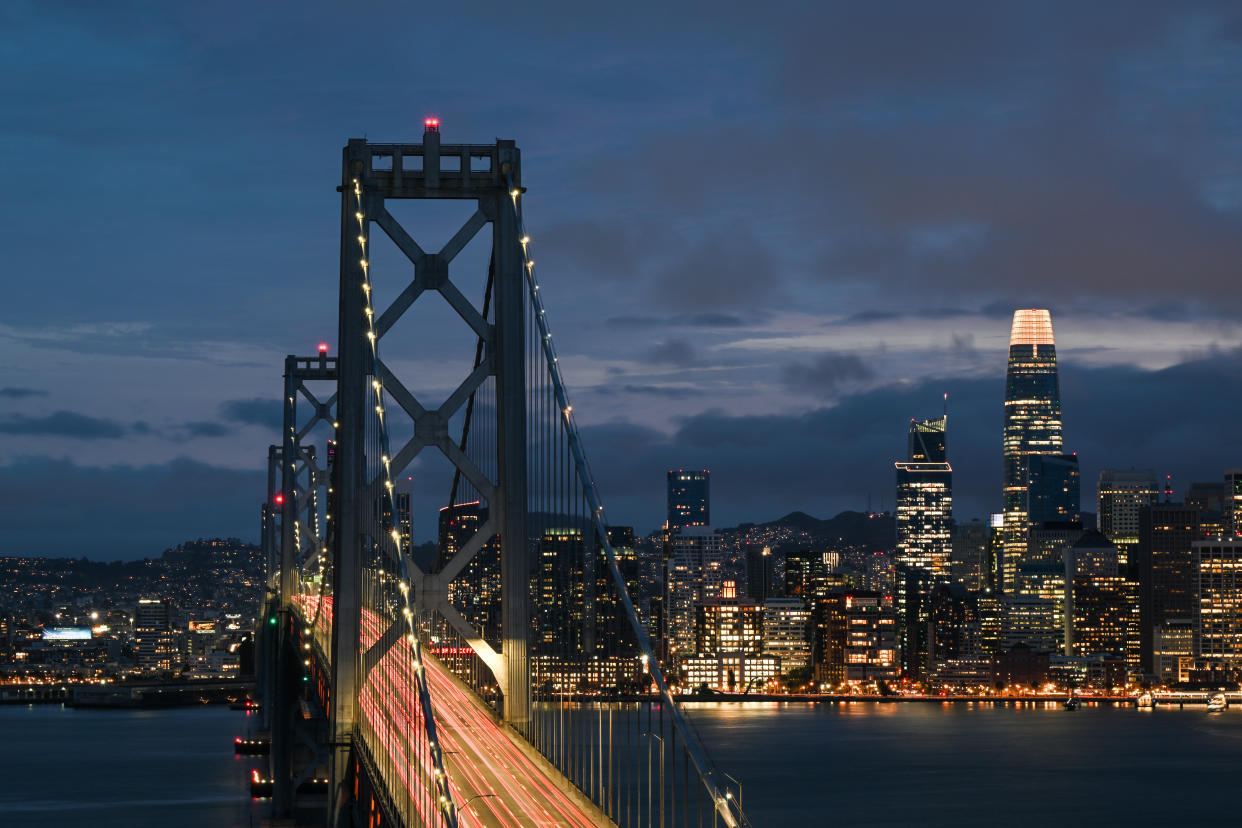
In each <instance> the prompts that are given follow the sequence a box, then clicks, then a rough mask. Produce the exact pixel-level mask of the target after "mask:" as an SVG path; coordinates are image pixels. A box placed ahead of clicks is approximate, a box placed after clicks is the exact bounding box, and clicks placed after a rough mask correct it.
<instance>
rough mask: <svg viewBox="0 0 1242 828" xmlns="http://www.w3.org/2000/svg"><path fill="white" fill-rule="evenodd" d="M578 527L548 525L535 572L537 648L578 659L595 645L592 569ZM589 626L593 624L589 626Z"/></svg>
mask: <svg viewBox="0 0 1242 828" xmlns="http://www.w3.org/2000/svg"><path fill="white" fill-rule="evenodd" d="M586 548H587V547H586V543H584V541H583V537H582V530H581V529H578V528H577V527H554V528H549V529H545V530H544V532H543V536H542V537H541V538H540V539H539V563H538V569H537V570H536V574H535V590H534V592H535V606H534V607H533V608H532V609H533V613H532V614H533V616H534V622H535V640H534V649H535V652H536V653H538V654H539V655H552V656H559V657H561V658H565V659H576V658H580V657H581V656H583V655H591V654H593V652H594V649H595V638H594V629H593V626H594V625H593V623H592V624H591V625H588V624H587V620H588V619H591V620H592V622H593V620H594V611H593V610H594V607H593V606H592V604H593V601H592V600H591V597H592V596H591V595H590V592H593V590H590V591H588V588H587V585H588V583H590V584H592V586H593V578H592V575H593V572H592V574H590V575H589V574H588V571H591V567H590V566H589V563H588V556H587V553H586ZM588 626H590V627H591V628H590V629H588Z"/></svg>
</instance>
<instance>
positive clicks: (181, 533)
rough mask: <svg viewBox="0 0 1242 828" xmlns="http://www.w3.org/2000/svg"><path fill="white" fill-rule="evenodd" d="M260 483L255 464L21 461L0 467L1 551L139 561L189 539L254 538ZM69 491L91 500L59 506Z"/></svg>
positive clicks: (75, 500)
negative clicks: (230, 466) (240, 466)
mask: <svg viewBox="0 0 1242 828" xmlns="http://www.w3.org/2000/svg"><path fill="white" fill-rule="evenodd" d="M265 486H266V479H265V474H264V472H263V471H262V470H261V469H260V468H258V467H256V469H254V470H245V471H238V470H234V469H226V468H220V467H218V466H212V465H208V464H205V463H199V462H196V461H193V460H187V459H184V458H180V459H176V460H172V461H169V462H167V463H161V464H156V465H140V466H125V465H122V466H108V467H94V466H83V465H78V464H77V463H74V462H73V461H71V460H68V459H65V458H59V459H57V458H52V457H25V458H21V459H19V460H17V461H16V462H14V463H10V464H8V465H5V466H0V532H2V533H3V536H4V539H5V552H6V554H14V555H52V556H68V557H79V556H83V555H84V556H86V557H88V558H94V559H106V560H114V559H134V558H143V557H148V556H152V555H158V554H159V553H160V552H161V551H162V550H164V549H166V548H168V547H170V546H173V545H175V544H177V543H180V542H182V541H184V540H188V539H193V538H199V537H240V538H254V537H256V536H257V535H258V528H259V508H258V507H259V503H261V502H262V500H263V498H264V487H265ZM68 488H71V489H72V490H73V491H84V492H90V496H89V497H78V498H73V499H72V508H65V503H66V500H65V497H66V491H67V490H68ZM50 528H54V530H50Z"/></svg>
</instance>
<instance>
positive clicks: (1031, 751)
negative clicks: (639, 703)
mask: <svg viewBox="0 0 1242 828" xmlns="http://www.w3.org/2000/svg"><path fill="white" fill-rule="evenodd" d="M686 709H687V711H688V713H689V715H690V716H691V717H692V719H693V721H694V724H695V726H696V727H697V729H698V730H699V732H700V733H701V734H702V736H703V739H704V740H705V741H706V742H707V744H708V749H709V751H710V752H711V754H712V757H713V759H714V760H715V761H716V764H717V765H718V766H719V767H720V768H722V769H723V770H726V771H727V772H729V773H730V774H732V775H734V776H736V777H738V778H739V779H741V780H742V782H743V785H744V796H745V802H746V811H747V814H748V816H750V818H751V821H752V822H753V823H754V824H755V825H764V826H776V825H793V824H800V825H801V824H831V825H834V826H846V825H869V826H907V825H912V824H919V825H924V826H936V825H946V826H948V825H952V826H979V827H980V828H983V826H989V828H990V827H991V826H995V825H997V824H1001V823H1004V824H1006V825H1008V826H1041V828H1043V827H1044V826H1047V825H1049V824H1059V825H1071V826H1072V825H1088V824H1094V825H1120V824H1129V825H1158V824H1167V825H1198V824H1212V823H1215V824H1221V825H1224V824H1238V823H1237V819H1238V817H1237V814H1238V811H1237V806H1236V803H1235V801H1234V800H1235V798H1236V791H1237V790H1238V786H1237V783H1236V778H1237V775H1238V771H1239V770H1240V769H1242V761H1240V760H1242V710H1230V711H1228V712H1226V713H1223V714H1219V715H1210V714H1208V713H1206V711H1205V710H1204V709H1203V708H1202V707H1201V706H1200V707H1196V708H1190V707H1188V708H1186V709H1185V710H1177V709H1173V708H1166V709H1157V710H1156V711H1155V712H1154V713H1152V712H1149V711H1139V710H1136V709H1134V708H1130V707H1114V706H1111V705H1088V706H1084V707H1082V708H1081V709H1079V710H1077V711H1067V710H1064V709H1062V707H1061V704H1060V702H1045V701H1028V702H1018V703H1008V704H994V703H988V702H961V703H947V702H920V703H911V702H903V703H896V702H887V703H885V702H865V701H842V702H830V703H826V704H811V703H786V704H779V703H773V702H762V703H746V704H728V703H715V704H711V703H706V704H703V703H695V704H688V705H686Z"/></svg>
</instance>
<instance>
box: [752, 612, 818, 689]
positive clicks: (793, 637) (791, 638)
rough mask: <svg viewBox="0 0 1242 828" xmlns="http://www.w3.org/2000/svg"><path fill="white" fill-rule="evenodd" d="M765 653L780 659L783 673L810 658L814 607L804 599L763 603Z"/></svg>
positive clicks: (804, 663)
mask: <svg viewBox="0 0 1242 828" xmlns="http://www.w3.org/2000/svg"><path fill="white" fill-rule="evenodd" d="M763 654H764V655H766V656H773V657H775V658H779V659H780V660H781V673H782V674H783V673H788V672H790V671H791V670H797V669H800V668H802V667H806V666H807V664H809V663H810V661H811V609H810V607H808V606H807V604H806V603H805V602H804V601H803V600H802V599H801V598H769V599H768V600H766V601H764V602H763Z"/></svg>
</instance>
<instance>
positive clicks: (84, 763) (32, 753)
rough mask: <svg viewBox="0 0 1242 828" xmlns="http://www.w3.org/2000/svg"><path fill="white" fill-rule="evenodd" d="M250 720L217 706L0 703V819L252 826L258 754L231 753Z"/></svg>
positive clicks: (68, 824)
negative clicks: (87, 707) (96, 707)
mask: <svg viewBox="0 0 1242 828" xmlns="http://www.w3.org/2000/svg"><path fill="white" fill-rule="evenodd" d="M253 721H254V720H253V719H251V718H247V716H246V714H245V713H242V712H239V711H232V710H229V709H228V708H227V707H222V706H211V707H188V708H177V709H166V710H74V709H71V708H64V707H60V706H52V705H32V706H10V705H5V706H0V733H3V734H4V735H3V745H4V749H3V750H0V780H3V783H2V784H0V824H3V825H23V826H39V827H40V828H79V826H82V825H90V826H91V828H132V826H147V825H176V826H177V828H250V826H252V825H255V826H257V825H258V824H259V822H260V818H261V816H262V812H261V811H260V810H259V806H257V805H252V803H251V800H250V792H249V787H248V782H247V777H248V775H249V773H250V768H252V767H255V766H256V763H257V762H258V761H259V760H256V759H249V758H245V757H236V756H234V755H233V737H235V736H243V735H248V733H249V729H248V728H249V727H250V725H251V724H252V723H253Z"/></svg>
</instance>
